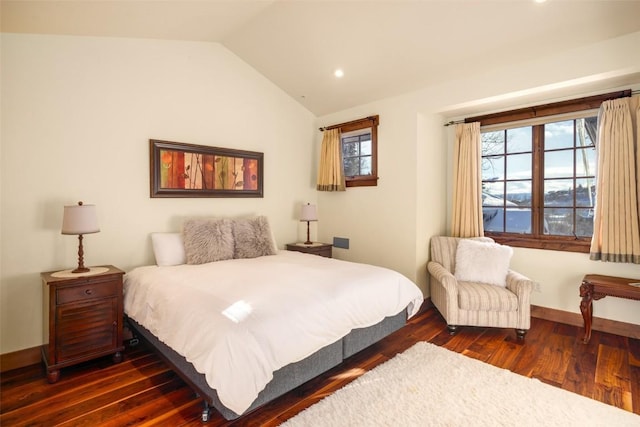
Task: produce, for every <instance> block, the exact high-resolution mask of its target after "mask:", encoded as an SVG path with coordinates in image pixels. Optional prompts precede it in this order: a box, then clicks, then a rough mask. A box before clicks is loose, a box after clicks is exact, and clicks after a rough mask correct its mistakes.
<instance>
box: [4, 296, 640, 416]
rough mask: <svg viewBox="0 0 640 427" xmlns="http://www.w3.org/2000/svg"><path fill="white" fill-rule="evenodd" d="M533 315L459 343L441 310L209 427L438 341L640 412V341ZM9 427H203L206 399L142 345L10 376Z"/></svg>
mask: <svg viewBox="0 0 640 427" xmlns="http://www.w3.org/2000/svg"><path fill="white" fill-rule="evenodd" d="M581 332H582V330H581V328H578V327H575V326H569V325H565V324H561V323H554V322H550V321H546V320H541V319H536V318H533V319H532V324H531V329H530V331H529V333H528V334H527V338H526V342H525V344H524V345H521V344H519V343H517V342H516V340H515V333H514V331H513V330H510V329H491V328H470V327H466V328H462V329H461V331H460V332H459V333H458V334H457V335H456V336H454V337H451V336H450V335H449V334H448V333H447V330H446V325H445V322H444V320H443V319H442V317H441V316H440V314H439V313H438V312H437V311H436V310H435V309H433V308H429V309H426V310H423V311H421V312H420V313H419V314H418V315H417V316H416V317H414V318H412V319H411V320H410V321H409V323H408V325H407V326H405V327H404V328H403V329H401V330H400V331H398V332H396V333H394V334H392V335H391V336H389V337H387V338H385V339H384V340H383V341H381V342H380V343H378V344H375V345H374V346H372V347H370V348H368V349H366V350H364V351H362V352H360V353H358V354H356V355H355V356H353V357H351V358H349V359H348V360H347V361H345V362H344V363H343V364H342V365H340V366H338V367H336V368H334V369H332V370H331V371H330V372H328V373H326V374H324V375H321V376H319V377H317V378H315V379H313V380H311V381H309V382H308V383H306V384H304V385H302V386H300V387H298V388H297V389H295V390H293V391H292V392H289V393H287V394H286V395H284V396H282V397H280V398H279V399H277V400H276V401H274V402H272V403H270V404H267V405H266V406H264V407H262V408H259V409H258V410H256V411H254V412H253V413H251V414H249V415H246V416H245V417H243V418H241V419H240V420H238V421H236V422H227V421H225V420H224V419H222V417H220V416H219V415H218V414H217V412H215V411H214V410H212V417H211V420H210V421H209V423H208V425H210V426H226V425H266V426H274V425H278V424H279V423H281V422H282V421H284V420H286V419H288V418H290V417H291V416H293V415H295V414H296V413H298V412H299V411H301V410H302V409H304V408H306V407H308V406H310V405H312V404H314V403H316V402H317V401H318V400H320V399H322V398H323V397H324V396H327V395H328V394H331V393H332V392H333V391H335V390H337V389H338V388H340V387H342V386H344V385H345V384H347V383H348V382H350V381H352V380H353V379H355V378H357V377H358V376H360V375H361V374H362V373H364V372H366V371H367V370H370V369H372V368H373V367H375V366H377V365H378V364H380V363H382V362H384V361H386V360H388V359H390V358H392V357H393V356H394V355H396V354H397V353H398V352H402V351H404V350H405V349H407V348H409V347H410V346H411V345H413V344H414V343H415V342H417V341H430V342H432V343H434V344H437V345H439V346H442V347H445V348H448V349H450V350H453V351H456V352H459V353H463V354H465V355H467V356H469V357H473V358H476V359H479V360H482V361H484V362H487V363H490V364H492V365H495V366H499V367H502V368H506V369H509V370H511V371H513V372H516V373H518V374H520V375H525V376H528V377H535V378H538V379H540V380H541V381H544V382H546V383H548V384H552V385H554V386H556V387H561V388H563V389H566V390H569V391H572V392H575V393H578V394H582V395H584V396H587V397H590V398H593V399H597V400H600V401H602V402H605V403H608V404H610V405H614V406H618V407H620V408H623V409H626V410H628V411H631V412H635V413H636V414H640V340H637V339H631V338H626V337H621V336H617V335H611V334H606V333H602V332H598V331H594V332H593V335H592V338H591V342H590V343H589V344H587V345H585V344H582V343H581V340H580V336H581ZM0 387H1V388H0V393H1V400H0V403H1V408H0V425H2V426H22V425H28V426H38V425H42V426H58V425H60V426H98V425H100V426H133V425H135V426H151V425H160V426H199V425H202V423H201V421H200V413H201V411H202V402H201V400H200V399H198V398H197V397H196V396H195V395H194V393H193V392H192V391H191V390H190V389H189V388H188V387H187V386H186V385H185V384H184V383H183V382H182V380H180V378H179V377H177V376H176V375H175V374H174V373H173V372H172V371H171V370H170V369H169V368H168V367H167V366H166V365H165V364H164V363H163V362H162V361H161V360H160V358H159V357H158V356H157V355H155V354H154V353H153V352H152V351H150V350H149V349H148V348H147V347H146V346H145V345H144V344H142V343H141V344H139V345H137V346H135V347H128V348H127V350H126V352H125V357H124V361H123V362H122V363H120V364H116V365H114V364H113V363H112V361H111V358H110V357H106V358H102V359H97V360H95V361H91V362H87V363H84V364H81V365H78V366H75V367H70V368H66V369H63V370H62V373H61V378H60V381H59V382H57V383H55V384H48V383H47V381H46V376H45V371H44V367H43V366H41V365H34V366H30V367H26V368H22V369H17V370H14V371H10V372H7V373H4V374H3V375H2V379H1V383H0Z"/></svg>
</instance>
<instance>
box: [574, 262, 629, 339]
mask: <svg viewBox="0 0 640 427" xmlns="http://www.w3.org/2000/svg"><path fill="white" fill-rule="evenodd" d="M632 283H633V284H637V283H640V279H625V278H623V277H612V276H601V275H598V274H587V275H586V276H584V278H583V279H582V284H581V285H580V296H581V297H582V301H581V302H580V311H581V312H582V318H583V319H584V338H583V340H582V342H583V343H585V344H587V343H588V342H589V340H590V339H591V321H592V319H593V301H594V300H599V299H602V298H604V297H606V296H610V297H618V298H627V299H633V300H640V285H638V286H634V285H632Z"/></svg>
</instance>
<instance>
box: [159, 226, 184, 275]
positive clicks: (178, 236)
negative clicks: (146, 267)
mask: <svg viewBox="0 0 640 427" xmlns="http://www.w3.org/2000/svg"><path fill="white" fill-rule="evenodd" d="M151 243H152V245H153V255H154V256H155V258H156V264H158V265H159V266H161V267H162V266H169V265H180V264H184V263H185V262H187V257H186V255H185V253H184V242H183V241H182V233H151Z"/></svg>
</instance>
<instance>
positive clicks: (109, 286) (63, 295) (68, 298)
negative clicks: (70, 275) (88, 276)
mask: <svg viewBox="0 0 640 427" xmlns="http://www.w3.org/2000/svg"><path fill="white" fill-rule="evenodd" d="M117 294H118V282H116V281H110V282H100V283H87V284H86V285H81V286H73V287H69V288H60V289H58V290H57V291H56V303H57V304H58V305H60V304H67V303H70V302H74V301H83V300H88V299H92V298H104V297H110V296H114V295H117Z"/></svg>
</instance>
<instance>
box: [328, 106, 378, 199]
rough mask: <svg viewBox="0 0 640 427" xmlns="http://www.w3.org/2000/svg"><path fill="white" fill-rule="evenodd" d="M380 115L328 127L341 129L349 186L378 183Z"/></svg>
mask: <svg viewBox="0 0 640 427" xmlns="http://www.w3.org/2000/svg"><path fill="white" fill-rule="evenodd" d="M378 123H379V118H378V116H372V117H366V118H364V119H360V120H354V121H352V122H348V123H342V124H339V125H333V126H330V127H327V128H326V129H336V128H339V129H340V140H341V143H342V164H343V167H344V176H345V185H346V186H347V187H365V186H376V185H378Z"/></svg>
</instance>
